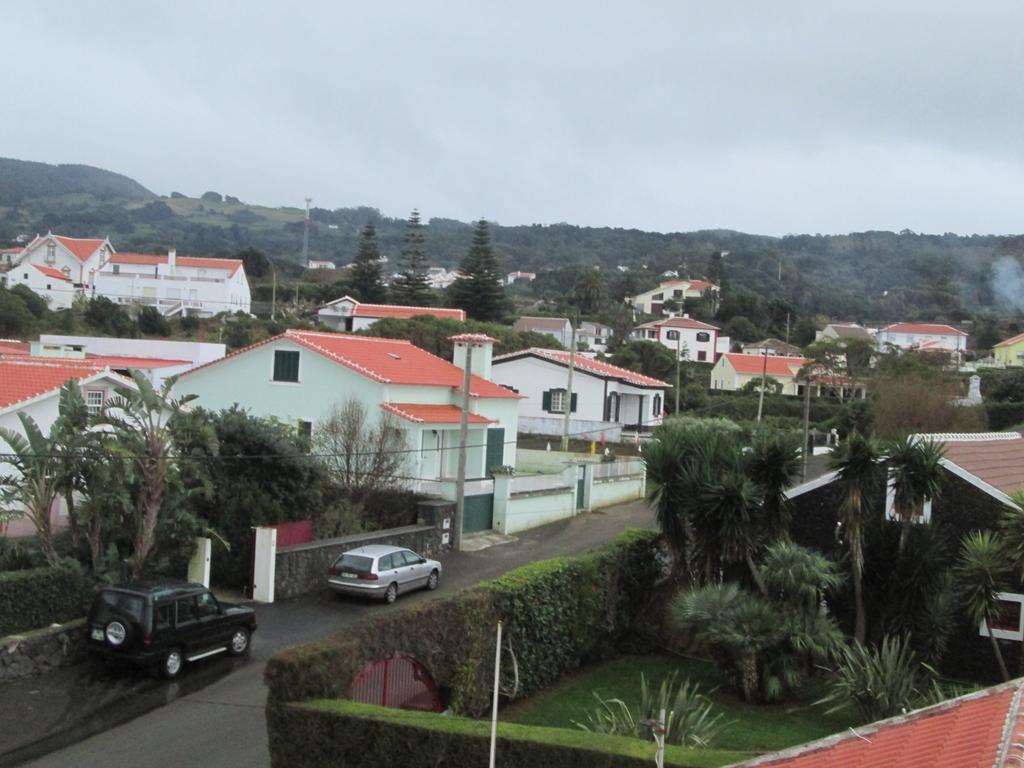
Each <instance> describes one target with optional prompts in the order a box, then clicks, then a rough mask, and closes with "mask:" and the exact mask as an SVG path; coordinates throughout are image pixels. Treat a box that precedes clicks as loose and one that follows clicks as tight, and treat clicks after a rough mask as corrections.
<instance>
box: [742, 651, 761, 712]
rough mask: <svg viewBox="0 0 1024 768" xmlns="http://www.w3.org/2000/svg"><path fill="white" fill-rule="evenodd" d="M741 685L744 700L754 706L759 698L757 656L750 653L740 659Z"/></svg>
mask: <svg viewBox="0 0 1024 768" xmlns="http://www.w3.org/2000/svg"><path fill="white" fill-rule="evenodd" d="M740 685H741V686H742V688H743V700H744V701H746V702H747V703H748V704H753V703H754V701H755V700H756V698H757V654H754V653H748V654H746V655H745V656H743V657H742V658H741V659H740Z"/></svg>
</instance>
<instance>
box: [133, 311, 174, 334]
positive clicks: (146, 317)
mask: <svg viewBox="0 0 1024 768" xmlns="http://www.w3.org/2000/svg"><path fill="white" fill-rule="evenodd" d="M135 320H136V322H137V323H138V324H139V331H141V332H142V333H145V334H147V335H149V336H164V337H167V336H170V335H171V326H170V323H168V322H167V318H166V317H164V316H163V315H161V314H160V310H158V309H157V308H156V307H149V306H146V307H142V309H140V310H139V315H138V317H136V318H135Z"/></svg>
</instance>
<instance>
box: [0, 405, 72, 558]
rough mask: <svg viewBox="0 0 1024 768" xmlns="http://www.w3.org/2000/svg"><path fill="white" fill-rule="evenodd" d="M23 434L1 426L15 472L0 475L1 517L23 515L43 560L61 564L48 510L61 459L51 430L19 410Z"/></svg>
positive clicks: (55, 493)
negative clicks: (32, 530) (29, 521)
mask: <svg viewBox="0 0 1024 768" xmlns="http://www.w3.org/2000/svg"><path fill="white" fill-rule="evenodd" d="M18 419H19V420H20V421H21V428H22V431H23V432H24V433H25V434H24V436H22V435H20V434H18V433H17V432H15V431H14V430H11V429H6V428H4V427H0V440H3V441H4V442H5V443H7V445H8V446H10V449H11V451H12V452H11V453H10V454H7V455H6V456H4V462H5V463H6V464H8V465H10V466H11V467H12V468H13V469H14V472H12V473H10V474H7V475H0V518H6V517H15V516H18V515H22V514H23V515H25V516H26V517H28V519H29V520H31V521H32V525H33V527H34V528H35V529H36V537H37V538H38V539H39V546H40V548H41V549H42V551H43V556H44V557H45V558H46V562H47V563H48V564H49V565H51V566H54V567H56V566H58V565H60V556H59V555H58V554H57V550H56V548H55V547H54V545H53V528H52V527H51V525H50V514H51V512H52V510H53V505H54V502H56V500H57V497H58V495H59V488H58V483H59V474H58V469H59V466H60V459H59V458H58V455H57V449H56V447H55V441H54V430H53V429H52V428H51V430H50V434H49V435H44V434H43V432H42V430H40V429H39V425H38V424H36V422H35V420H34V419H33V418H32V417H31V416H28V415H26V414H24V413H19V414H18Z"/></svg>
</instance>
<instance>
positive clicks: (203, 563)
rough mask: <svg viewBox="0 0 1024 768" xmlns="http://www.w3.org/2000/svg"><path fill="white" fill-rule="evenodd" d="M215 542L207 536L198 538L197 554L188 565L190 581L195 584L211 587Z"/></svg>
mask: <svg viewBox="0 0 1024 768" xmlns="http://www.w3.org/2000/svg"><path fill="white" fill-rule="evenodd" d="M212 550H213V542H212V541H211V540H210V539H208V538H206V537H205V536H197V537H196V552H195V554H194V555H192V559H191V560H189V563H188V580H189V581H190V582H193V583H197V584H202V585H203V586H204V587H209V586H210V553H211V551H212Z"/></svg>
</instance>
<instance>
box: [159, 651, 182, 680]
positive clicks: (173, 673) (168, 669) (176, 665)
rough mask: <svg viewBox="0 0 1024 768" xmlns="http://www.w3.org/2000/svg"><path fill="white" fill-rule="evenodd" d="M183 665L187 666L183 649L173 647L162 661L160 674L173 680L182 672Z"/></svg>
mask: <svg viewBox="0 0 1024 768" xmlns="http://www.w3.org/2000/svg"><path fill="white" fill-rule="evenodd" d="M183 666H185V659H184V658H183V657H182V655H181V650H180V649H178V648H171V650H169V651H168V652H167V655H166V656H164V659H163V661H161V662H160V674H161V675H162V676H163V677H165V678H166V679H168V680H173V679H174V678H176V677H177V676H178V675H180V674H181V668H182V667H183Z"/></svg>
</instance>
